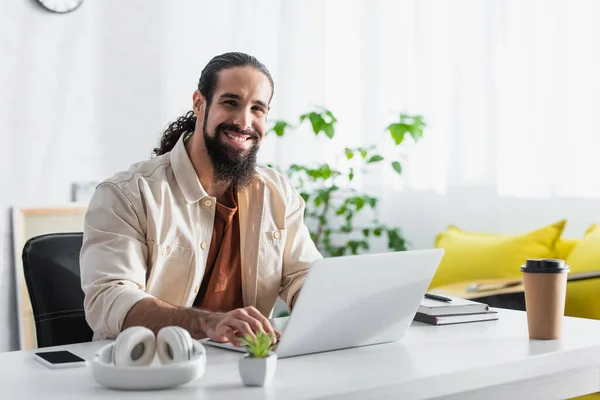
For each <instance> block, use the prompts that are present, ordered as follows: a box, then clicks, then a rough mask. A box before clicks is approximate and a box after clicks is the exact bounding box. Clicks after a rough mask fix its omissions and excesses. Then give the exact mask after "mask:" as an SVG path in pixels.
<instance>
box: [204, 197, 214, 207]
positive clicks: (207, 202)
mask: <svg viewBox="0 0 600 400" xmlns="http://www.w3.org/2000/svg"><path fill="white" fill-rule="evenodd" d="M210 206H212V200H209V199H206V200H204V207H210Z"/></svg>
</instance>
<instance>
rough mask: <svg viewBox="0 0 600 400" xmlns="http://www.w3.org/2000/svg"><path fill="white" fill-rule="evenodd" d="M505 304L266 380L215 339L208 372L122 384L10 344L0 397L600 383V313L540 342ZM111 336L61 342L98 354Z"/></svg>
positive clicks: (254, 394) (589, 388) (311, 360)
mask: <svg viewBox="0 0 600 400" xmlns="http://www.w3.org/2000/svg"><path fill="white" fill-rule="evenodd" d="M498 311H499V313H500V315H499V316H500V319H499V320H498V321H487V322H478V323H471V324H459V325H449V326H432V325H425V324H421V323H417V322H415V323H413V325H412V326H411V327H410V329H409V331H408V333H407V335H406V337H405V338H404V339H403V340H402V341H400V342H396V343H389V344H383V345H375V346H368V347H361V348H355V349H348V350H342V351H334V352H328V353H321V354H314V355H307V356H301V357H293V358H287V359H283V360H279V365H278V369H277V373H276V375H275V379H274V381H273V382H272V383H271V385H270V386H268V387H265V388H246V387H244V386H242V384H241V380H240V377H239V375H238V370H237V360H238V359H239V357H240V354H239V353H236V352H231V351H228V350H224V349H218V348H212V347H207V351H208V367H207V371H206V373H205V375H204V376H203V377H202V378H200V379H198V380H197V381H195V382H192V383H189V384H187V385H184V386H181V387H179V388H176V389H171V390H167V391H156V392H118V391H113V390H110V389H106V388H103V387H102V386H100V385H99V384H97V383H96V382H95V381H94V379H93V378H92V373H91V367H90V366H89V367H85V368H74V369H63V370H60V369H59V370H51V369H47V368H46V367H44V366H43V365H41V364H39V363H38V362H36V361H35V360H34V359H33V358H32V353H33V350H27V351H16V352H8V353H3V354H0V377H1V378H0V379H1V384H0V398H3V399H4V398H19V399H36V400H38V399H47V398H54V397H61V398H65V397H71V398H81V399H83V398H85V399H92V398H94V399H95V398H108V397H114V396H118V397H119V398H144V399H149V398H169V399H178V398H211V399H212V398H215V399H239V398H244V399H255V398H256V399H264V398H267V399H275V398H283V399H294V398H315V397H319V398H323V397H327V398H344V399H348V398H375V397H377V398H384V397H398V395H401V397H402V398H404V399H417V398H432V397H436V396H448V397H449V398H455V397H456V398H469V397H472V398H481V397H480V396H481V395H482V393H484V392H483V391H485V390H491V392H490V393H493V394H495V395H493V396H492V397H497V398H503V396H506V395H507V394H508V393H511V394H524V393H532V392H531V391H532V390H539V388H546V389H547V392H546V394H550V393H551V394H552V396H556V397H557V398H558V397H563V398H564V397H572V396H575V395H579V394H584V393H586V392H588V393H589V392H594V391H600V373H599V372H600V321H595V320H584V319H574V318H566V320H565V326H564V336H563V339H561V340H557V341H533V340H529V338H528V336H527V321H526V315H525V313H523V312H520V311H512V310H498ZM106 343H107V342H104V341H103V342H92V343H85V344H78V345H71V346H63V347H62V348H68V349H69V350H71V351H73V352H74V353H76V354H78V355H80V356H82V357H84V358H86V359H90V358H91V357H92V355H93V354H94V352H95V351H96V350H98V349H99V348H100V347H102V346H103V345H105V344H106ZM553 385H554V386H556V388H554V386H553ZM490 388H491V389H490ZM556 390H559V391H561V390H562V392H561V393H557V392H556ZM527 391H529V392H527ZM500 393H503V395H502V396H500ZM536 393H539V392H536ZM486 396H488V394H486ZM516 398H524V397H519V396H517V397H516ZM536 398H543V396H540V397H536Z"/></svg>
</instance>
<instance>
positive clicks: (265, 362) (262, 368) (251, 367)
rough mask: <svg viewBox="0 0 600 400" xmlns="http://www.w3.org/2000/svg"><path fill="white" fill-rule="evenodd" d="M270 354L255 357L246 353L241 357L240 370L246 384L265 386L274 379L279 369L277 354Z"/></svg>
mask: <svg viewBox="0 0 600 400" xmlns="http://www.w3.org/2000/svg"><path fill="white" fill-rule="evenodd" d="M270 354H271V355H270V356H269V357H265V358H253V357H250V356H249V355H248V354H246V355H245V356H244V357H242V358H241V359H240V362H239V371H240V376H241V377H242V382H244V385H246V386H265V385H267V384H268V383H269V382H271V380H273V376H274V375H275V371H276V370H277V354H275V353H273V352H271V353H270Z"/></svg>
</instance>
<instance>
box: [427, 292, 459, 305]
mask: <svg viewBox="0 0 600 400" xmlns="http://www.w3.org/2000/svg"><path fill="white" fill-rule="evenodd" d="M425 297H427V298H429V299H432V300H438V301H443V302H444V303H450V302H451V301H452V299H451V298H449V297H445V296H440V295H439V294H432V293H425Z"/></svg>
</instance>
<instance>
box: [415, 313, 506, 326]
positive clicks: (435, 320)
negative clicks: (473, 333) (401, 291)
mask: <svg viewBox="0 0 600 400" xmlns="http://www.w3.org/2000/svg"><path fill="white" fill-rule="evenodd" d="M496 319H498V312H497V311H487V312H484V313H477V314H457V315H427V314H423V313H420V312H417V313H416V314H415V318H414V320H415V321H419V322H424V323H426V324H430V325H450V324H462V323H466V322H477V321H492V320H496Z"/></svg>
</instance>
